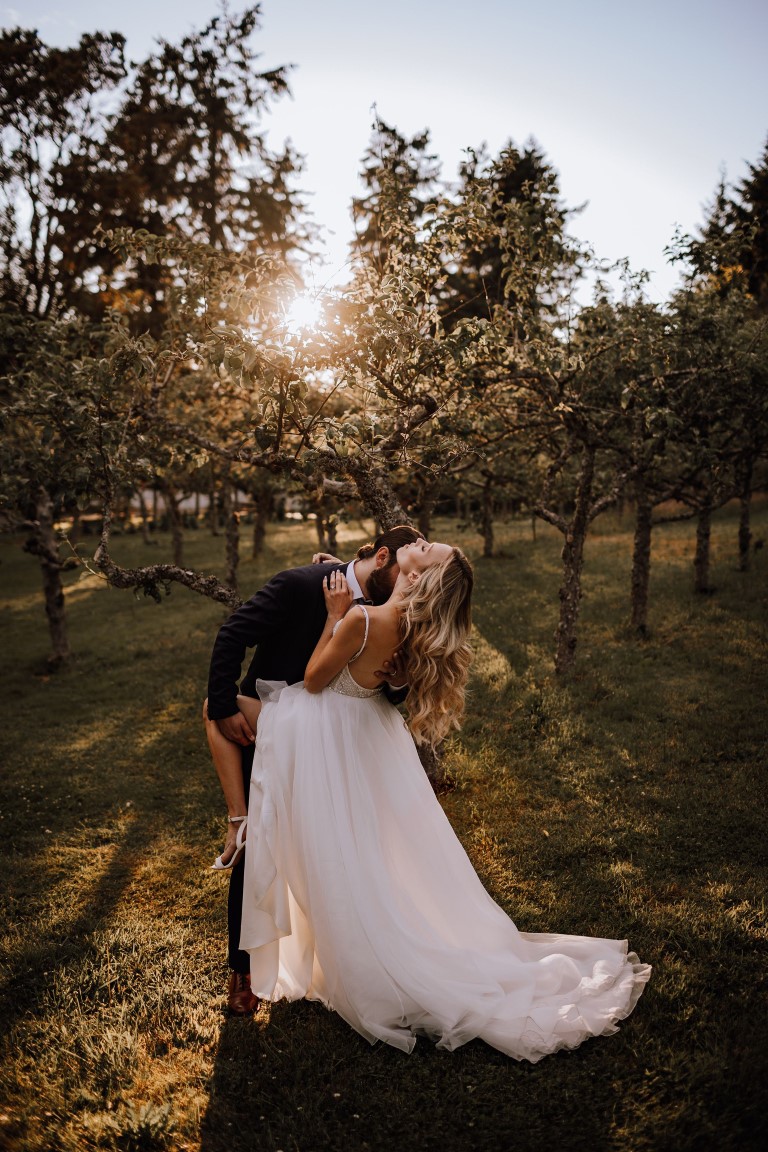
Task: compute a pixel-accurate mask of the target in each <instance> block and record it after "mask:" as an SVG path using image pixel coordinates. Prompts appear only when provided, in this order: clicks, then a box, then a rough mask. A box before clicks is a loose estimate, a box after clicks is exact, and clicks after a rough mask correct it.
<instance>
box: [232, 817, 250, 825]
mask: <svg viewBox="0 0 768 1152" xmlns="http://www.w3.org/2000/svg"><path fill="white" fill-rule="evenodd" d="M247 819H248V817H247V816H227V820H228V821H229V823H230V824H242V822H243V820H247Z"/></svg>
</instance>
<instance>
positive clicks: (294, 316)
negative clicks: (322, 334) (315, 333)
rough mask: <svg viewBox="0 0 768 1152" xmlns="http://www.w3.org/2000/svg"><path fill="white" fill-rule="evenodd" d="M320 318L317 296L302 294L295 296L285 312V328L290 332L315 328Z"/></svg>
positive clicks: (320, 310) (320, 306) (319, 304)
mask: <svg viewBox="0 0 768 1152" xmlns="http://www.w3.org/2000/svg"><path fill="white" fill-rule="evenodd" d="M321 317H322V305H321V303H320V300H319V298H318V297H317V296H311V295H309V293H307V292H303V293H302V294H301V295H299V296H295V297H294V299H293V300H292V301H291V303H290V304H289V305H288V308H287V309H286V312H285V326H286V328H288V330H289V331H290V332H300V331H302V330H303V329H305V328H317V326H318V324H319V323H320V320H321Z"/></svg>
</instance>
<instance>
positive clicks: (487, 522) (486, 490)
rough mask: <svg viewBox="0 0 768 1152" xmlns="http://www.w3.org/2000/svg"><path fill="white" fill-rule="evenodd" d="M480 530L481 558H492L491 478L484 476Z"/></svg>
mask: <svg viewBox="0 0 768 1152" xmlns="http://www.w3.org/2000/svg"><path fill="white" fill-rule="evenodd" d="M480 530H481V532H482V535H483V556H485V557H486V558H488V557H491V556H493V545H494V538H493V477H492V476H486V478H485V483H484V484H483V504H482V515H481V519H480Z"/></svg>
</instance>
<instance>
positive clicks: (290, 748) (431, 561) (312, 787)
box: [212, 540, 651, 1061]
mask: <svg viewBox="0 0 768 1152" xmlns="http://www.w3.org/2000/svg"><path fill="white" fill-rule="evenodd" d="M397 563H398V567H399V569H400V575H399V576H398V578H397V582H396V584H395V587H394V591H393V594H392V597H391V599H390V600H389V601H388V602H387V603H386V604H383V605H381V606H377V607H373V606H372V607H366V606H364V605H360V604H356V605H355V606H354V607H352V601H351V596H350V593H349V590H348V588H347V585H346V580H345V578H344V575H343V573H342V572H333V573H331V574H330V576H329V577H328V586H327V587H326V589H325V599H326V605H327V608H328V619H327V622H326V625H325V628H324V631H323V633H322V635H321V637H320V640H319V641H318V643H317V646H316V648H315V651H314V653H313V655H312V657H311V659H310V662H309V664H308V666H307V669H306V673H305V678H304V682H303V684H294V685H291V686H289V687H286V686H285V685H283V684H275V683H268V682H265V681H260V682H259V683H258V691H259V695H260V697H261V702H259V701H258V700H252V699H248V698H246V697H241V698H239V699H238V704H239V706H240V707H241V708H242V710H243V711H244V712H245V713H246V716H247V718H248V719H249V721H250V722H251V725H252V726H253V727H257V737H256V751H255V757H254V764H253V774H252V778H251V797H250V805H249V812H248V826H249V827H248V840H247V843H246V853H245V890H244V897H243V926H242V937H241V947H242V948H243V949H244V950H246V951H247V952H248V953H249V954H250V957H251V987H252V989H253V991H254V993H255V994H256V995H257V996H260V997H262V998H264V999H267V1000H278V999H281V998H283V997H286V998H287V999H289V1000H296V999H299V998H302V997H307V998H309V999H312V1000H320V1001H321V1002H322V1003H323V1004H325V1005H327V1006H328V1007H329V1008H332V1009H334V1010H335V1011H336V1012H338V1013H339V1014H340V1015H341V1016H342V1017H343V1018H344V1019H345V1020H346V1021H347V1022H348V1023H349V1024H350V1025H351V1026H352V1027H353V1028H355V1029H356V1030H357V1031H358V1032H360V1034H361V1035H362V1036H364V1037H365V1038H366V1039H367V1040H369V1041H371V1043H373V1042H374V1041H376V1040H383V1041H385V1042H386V1043H388V1044H392V1045H394V1046H395V1047H397V1048H401V1049H403V1050H404V1051H408V1052H410V1051H411V1050H412V1049H413V1047H414V1045H415V1043H416V1037H417V1036H419V1035H422V1036H427V1037H429V1038H430V1039H432V1040H434V1041H436V1042H437V1045H438V1047H441V1048H448V1049H453V1048H456V1047H458V1046H459V1045H460V1044H464V1043H466V1042H467V1041H468V1040H471V1039H473V1038H475V1037H479V1038H481V1039H483V1040H485V1041H487V1043H489V1044H492V1045H493V1046H494V1047H496V1048H498V1049H500V1050H501V1051H502V1052H505V1053H507V1054H508V1055H510V1056H512V1057H515V1058H516V1059H526V1060H530V1061H536V1060H539V1059H541V1057H542V1056H545V1055H547V1054H548V1053H551V1052H555V1051H557V1050H558V1049H559V1048H574V1047H576V1045H578V1044H580V1043H581V1042H582V1041H583V1040H585V1039H587V1038H588V1037H590V1036H601V1035H608V1034H610V1033H612V1032H615V1031H616V1029H617V1023H616V1022H617V1021H618V1020H622V1019H623V1018H624V1017H626V1016H627V1015H629V1013H630V1012H631V1011H632V1009H633V1007H634V1005H635V1003H636V1002H637V1000H638V998H639V996H640V994H641V993H642V991H643V987H644V985H645V983H646V982H647V980H648V978H649V976H650V972H651V970H650V967H649V966H648V965H646V964H641V963H640V962H639V960H638V958H637V956H636V955H635V954H634V953H632V952H629V953H628V952H627V945H626V941H618V940H603V939H595V938H590V937H583V936H567V935H555V934H530V933H525V932H518V930H517V928H516V927H515V925H514V923H513V922H512V920H510V918H509V917H508V916H507V915H506V913H505V912H503V911H502V909H501V908H499V906H498V905H497V904H495V903H494V901H493V900H492V899H491V897H490V896H489V895H488V893H487V892H486V891H485V889H484V888H483V886H482V884H481V883H480V880H479V878H478V877H477V875H476V873H475V871H474V869H473V867H472V865H471V863H470V861H469V859H468V857H467V855H466V853H465V852H464V849H463V848H462V846H461V844H460V843H459V841H458V839H457V837H456V836H455V834H454V832H453V829H452V828H451V826H450V824H449V823H448V820H447V818H446V816H445V815H444V813H443V810H442V808H441V806H440V804H439V802H438V801H437V799H436V798H435V796H434V793H433V791H432V788H431V786H430V784H429V782H428V780H427V778H426V776H425V774H424V771H423V769H422V766H421V762H420V760H419V757H418V753H417V751H416V747H415V744H414V741H418V742H426V743H430V744H436V743H437V742H439V741H440V740H442V739H443V738H444V737H445V736H446V735H447V734H448V733H449V732H450V731H451V729H453V728H456V727H458V726H459V720H460V716H461V712H462V709H463V703H464V689H465V684H466V679H467V673H468V668H469V662H470V648H469V633H470V600H471V594H472V580H473V578H472V569H471V567H470V565H469V562H468V560H467V559H466V557H465V556H464V555H463V554H462V553H461V552H460V551H459V549H457V548H452V547H451V546H450V545H448V544H439V543H431V544H429V543H427V542H426V541H424V540H418V541H416V542H415V543H413V544H409V545H407V546H406V547H403V548H400V549H399V550H398V553H397ZM396 649H399V650H401V651H402V653H403V655H404V657H405V663H406V669H407V672H408V682H409V691H408V699H407V705H408V711H409V717H408V724H407V727H406V724H405V722H404V721H403V718H402V716H401V714H400V713H399V712H398V710H397V709H396V708H395V707H394V706H393V705H392V704H390V703H389V702H388V700H387V699H386V698H385V696H384V694H383V692H382V690H381V679H380V677H377V674H376V673H377V670H378V669H380V668H381V667H382V664H383V663H384V662H385V661H387V660H389V659H391V657H392V654H393V652H394V651H395V650H396ZM257 721H258V725H257ZM408 729H410V731H409V730H408ZM212 746H213V752H214V758H215V759H219V760H220V759H221V758H224V757H227V756H231V755H235V756H236V755H238V752H239V750H238V749H236V748H235V749H234V752H233V747H234V746H233V745H230V744H229V742H228V741H227V740H225V739H224V738H223V737H221V738H220V740H217V739H216V738H215V734H214V738H213V740H212ZM217 767H220V770H221V766H220V765H219V764H217Z"/></svg>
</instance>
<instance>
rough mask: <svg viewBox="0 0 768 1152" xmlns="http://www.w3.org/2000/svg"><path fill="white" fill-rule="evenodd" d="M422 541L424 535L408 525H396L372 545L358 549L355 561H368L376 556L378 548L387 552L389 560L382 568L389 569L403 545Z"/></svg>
mask: <svg viewBox="0 0 768 1152" xmlns="http://www.w3.org/2000/svg"><path fill="white" fill-rule="evenodd" d="M423 539H424V533H423V532H419V531H418V530H417V529H416V528H411V526H410V524H396V525H395V527H394V528H390V529H388V531H386V532H382V534H381V535H380V536H377V537H376V539H375V540H374V541H373V543H372V544H363V546H362V548H358V550H357V555H356V556H355V559H356V560H368V558H369V557H371V556H375V555H376V553H377V552H378V550H379V548H386V549H388V551H389V560H388V561H387V563H386V564H385V565H384V567H385V568H390V567H391V566H392V565H393V564H394V563H395V561H396V559H397V550H398V548H402V547H403V545H404V544H413V542H414V540H423Z"/></svg>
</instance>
